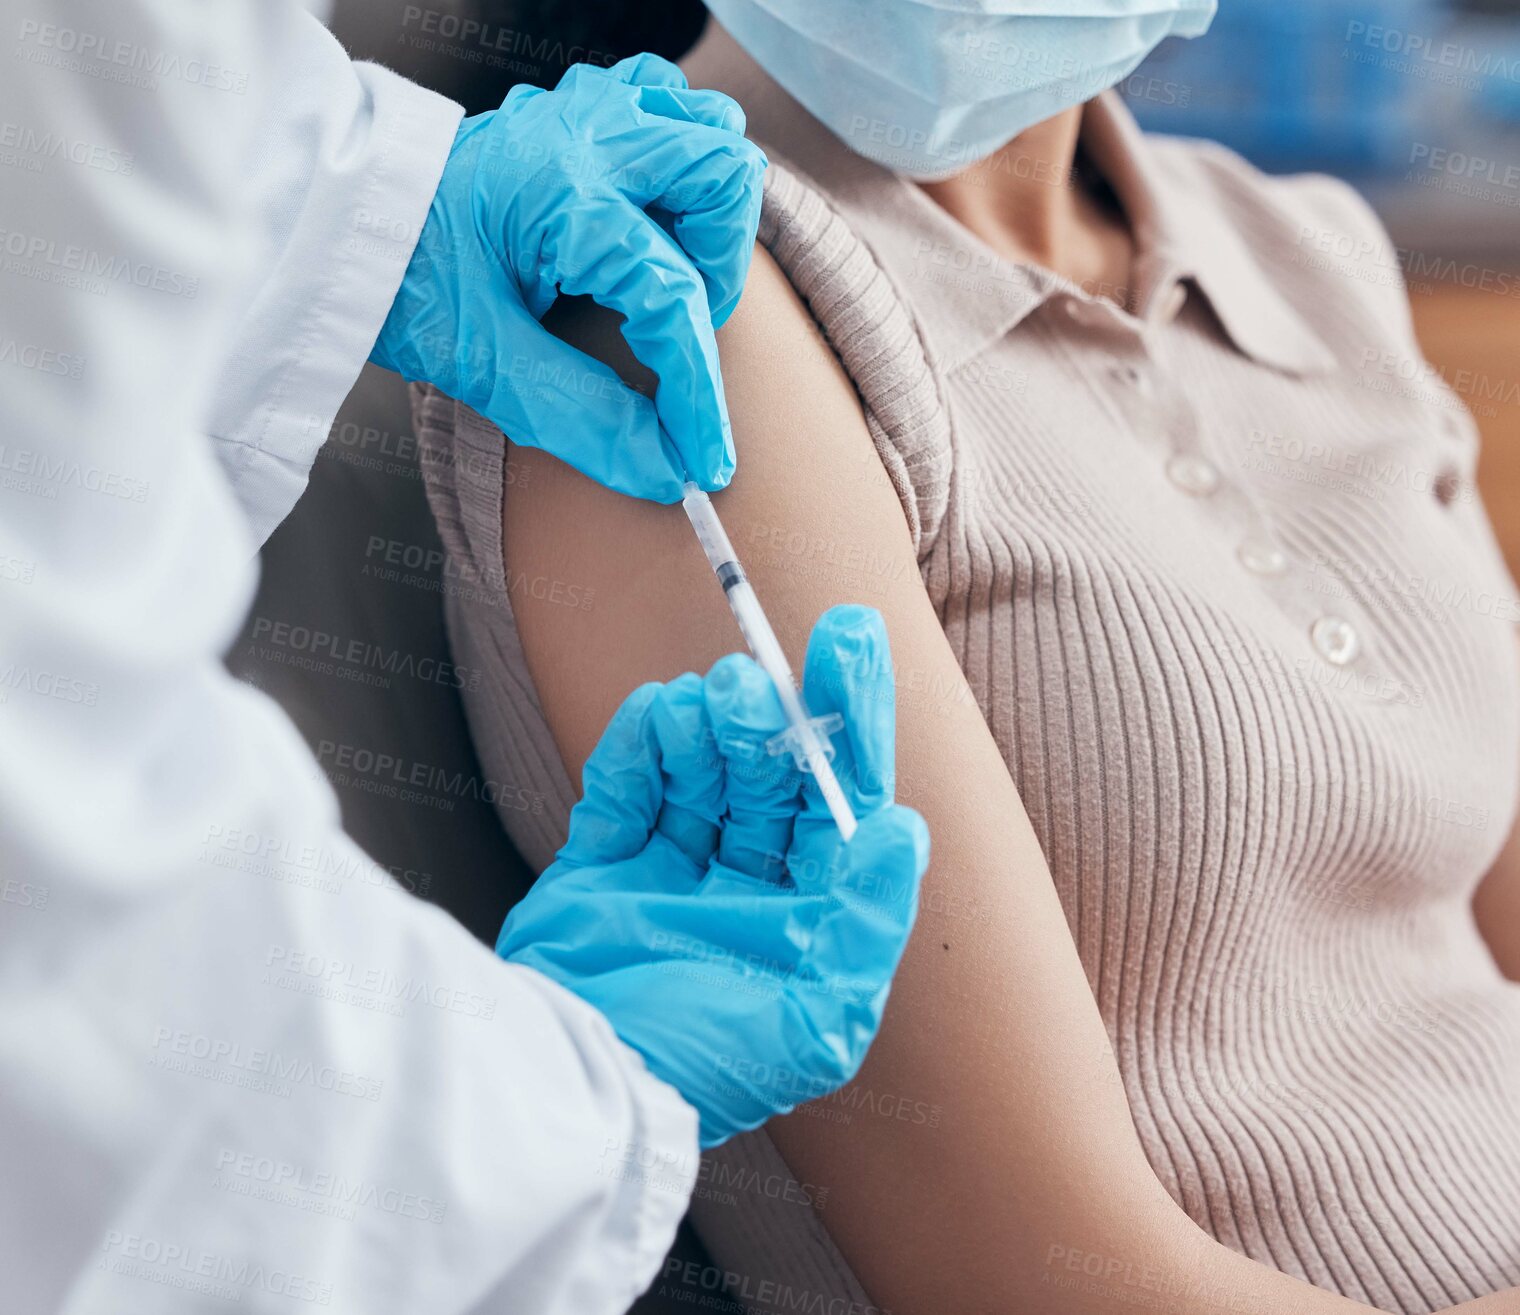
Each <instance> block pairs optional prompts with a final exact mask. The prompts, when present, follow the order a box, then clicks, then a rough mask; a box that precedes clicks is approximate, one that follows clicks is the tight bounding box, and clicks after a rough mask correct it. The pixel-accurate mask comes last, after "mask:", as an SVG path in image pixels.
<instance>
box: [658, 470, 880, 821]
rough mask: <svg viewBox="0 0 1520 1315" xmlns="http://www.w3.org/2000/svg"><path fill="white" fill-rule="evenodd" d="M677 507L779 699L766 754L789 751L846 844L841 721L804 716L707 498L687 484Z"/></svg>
mask: <svg viewBox="0 0 1520 1315" xmlns="http://www.w3.org/2000/svg"><path fill="white" fill-rule="evenodd" d="M681 505H682V506H683V507H684V508H685V509H686V516H687V519H688V520H690V521H691V527H692V529H694V530H695V531H696V532H697V542H698V543H700V544H701V545H702V551H703V552H704V553H706V554H707V561H708V564H709V565H710V566H711V567H712V568H713V574H715V575H716V576H717V577H718V583H719V584H720V585H722V586H723V595H724V597H725V598H727V599H728V606H729V609H730V610H731V611H732V612H733V614H734V620H736V621H737V622H738V623H739V629H740V630H741V631H743V633H744V641H745V643H747V644H748V645H749V651H750V653H751V654H752V655H753V656H754V659H755V661H756V662H757V663H759V665H760V669H761V670H762V671H764V672H765V674H766V675H767V676H769V677H770V678H771V680H772V681H773V682H774V684H775V686H776V693H777V694H778V695H779V696H780V699H781V708H782V711H783V712H785V714H786V720H787V729H786V730H785V731H783V732H782V733H781V734H780V735H778V736H776V738H775V739H774V740H773V741H772V742H771V745H770V750H771V752H772V753H788V752H789V753H791V755H792V756H793V758H794V760H795V761H796V763H797V766H798V768H799V769H801V770H802V771H804V772H807V773H810V774H811V775H812V777H813V779H814V780H816V781H817V782H818V789H819V791H820V792H821V793H822V794H823V798H824V802H825V803H827V804H828V806H829V812H830V813H832V814H833V816H834V822H835V824H836V825H837V826H838V827H839V834H840V835H841V836H842V837H843V838H844V840H845V841H846V842H848V841H849V839H850V837H851V836H853V835H854V834H855V827H856V822H855V813H854V811H853V810H852V809H851V808H850V801H849V800H848V799H846V798H845V793H844V790H843V789H842V788H841V787H840V784H839V778H838V777H837V776H835V775H834V769H833V767H832V766H830V760H831V759H832V758H833V756H834V752H833V747H832V746H831V745H830V743H829V736H830V734H831V733H832V732H833V731H835V730H837V729H839V728H840V726H841V725H842V724H843V718H842V717H840V716H839V714H838V713H835V714H833V715H832V716H828V717H814V716H812V715H811V714H810V713H809V712H808V709H807V704H806V703H804V702H803V701H802V691H801V690H800V689H799V688H798V686H797V678H796V677H795V676H793V675H792V668H791V664H790V663H788V662H787V660H786V653H785V651H784V650H783V649H782V647H781V641H780V640H778V639H777V638H776V632H775V631H774V630H772V629H771V623H770V620H769V619H768V618H767V617H766V615H765V610H764V609H763V608H762V607H761V606H760V600H759V599H758V598H757V597H756V596H755V590H754V588H753V587H752V586H751V584H750V582H749V580H748V578H747V577H746V576H745V574H744V568H743V567H742V566H740V565H739V555H738V554H737V553H736V552H735V551H734V546H733V544H732V543H730V542H729V539H728V534H727V533H726V532H725V531H724V529H723V523H722V522H721V521H720V520H719V519H718V513H717V511H716V510H714V508H713V505H712V501H711V499H710V498H708V496H707V494H705V493H704V492H703V491H702V490H701V489H700V488H699V487H698V486H697V485H696V484H694V483H692V482H690V481H687V483H686V486H685V496H684V497H682V499H681Z"/></svg>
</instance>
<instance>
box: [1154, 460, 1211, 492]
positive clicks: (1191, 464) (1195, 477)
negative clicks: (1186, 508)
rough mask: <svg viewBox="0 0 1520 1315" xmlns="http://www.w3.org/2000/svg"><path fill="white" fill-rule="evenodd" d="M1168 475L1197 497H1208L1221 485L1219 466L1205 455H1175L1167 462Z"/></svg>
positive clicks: (1184, 490)
mask: <svg viewBox="0 0 1520 1315" xmlns="http://www.w3.org/2000/svg"><path fill="white" fill-rule="evenodd" d="M1166 477H1167V478H1168V479H1169V480H1171V481H1172V483H1173V484H1175V485H1176V486H1177V487H1178V488H1179V489H1181V490H1182V491H1183V492H1184V493H1187V494H1190V495H1191V496H1192V497H1195V498H1206V497H1208V496H1209V494H1211V493H1212V492H1213V491H1214V490H1215V489H1217V488H1218V487H1219V468H1218V467H1217V466H1216V465H1215V464H1214V463H1213V462H1212V461H1209V460H1207V459H1206V458H1204V457H1190V456H1176V457H1173V458H1172V459H1171V460H1170V461H1168V462H1167V463H1166Z"/></svg>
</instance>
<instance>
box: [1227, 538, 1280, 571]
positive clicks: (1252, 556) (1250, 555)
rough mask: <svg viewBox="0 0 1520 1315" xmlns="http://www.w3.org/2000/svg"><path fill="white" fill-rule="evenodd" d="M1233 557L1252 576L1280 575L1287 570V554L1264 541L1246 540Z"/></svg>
mask: <svg viewBox="0 0 1520 1315" xmlns="http://www.w3.org/2000/svg"><path fill="white" fill-rule="evenodd" d="M1235 555H1236V556H1237V557H1239V558H1240V564H1241V565H1242V566H1244V567H1245V568H1246V570H1248V571H1250V572H1251V574H1252V575H1281V574H1282V573H1283V572H1284V571H1286V570H1287V569H1288V554H1287V553H1285V552H1284V551H1283V550H1282V549H1281V548H1279V547H1278V546H1277V545H1276V544H1275V543H1268V542H1267V541H1266V540H1265V539H1247V540H1246V541H1245V542H1244V543H1242V544H1241V545H1240V547H1239V548H1237V549H1236V550H1235Z"/></svg>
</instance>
